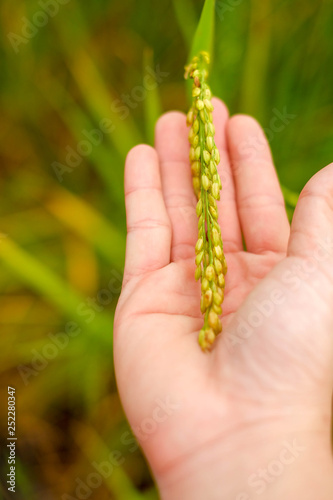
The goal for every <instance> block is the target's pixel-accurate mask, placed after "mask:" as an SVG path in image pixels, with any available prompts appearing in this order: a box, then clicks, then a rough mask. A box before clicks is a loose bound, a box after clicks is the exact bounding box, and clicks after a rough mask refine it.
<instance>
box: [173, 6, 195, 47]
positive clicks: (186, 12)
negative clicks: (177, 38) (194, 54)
mask: <svg viewBox="0 0 333 500" xmlns="http://www.w3.org/2000/svg"><path fill="white" fill-rule="evenodd" d="M172 3H173V9H174V12H175V16H176V19H177V22H178V26H179V29H180V31H181V34H182V35H183V38H184V41H185V44H186V47H187V49H188V50H190V48H191V44H192V40H193V33H195V26H196V24H197V16H196V12H195V8H194V4H193V1H192V0H182V1H179V0H173V2H172Z"/></svg>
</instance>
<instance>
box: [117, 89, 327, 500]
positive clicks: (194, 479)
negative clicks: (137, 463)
mask: <svg viewBox="0 0 333 500" xmlns="http://www.w3.org/2000/svg"><path fill="white" fill-rule="evenodd" d="M213 104H214V108H215V109H214V113H213V116H214V124H215V129H216V135H215V142H216V145H217V147H218V149H219V151H220V155H221V162H220V165H219V173H220V176H221V180H222V185H223V190H222V193H221V201H220V202H217V203H218V207H219V214H220V220H219V222H220V226H221V231H222V238H223V242H224V252H225V255H226V260H227V264H228V274H227V276H226V288H225V300H224V303H223V316H222V324H223V332H222V334H220V336H219V337H218V339H217V341H216V344H215V345H214V348H213V350H212V352H211V353H209V354H204V353H202V351H201V350H200V347H199V346H198V343H197V336H198V332H199V330H200V328H201V326H202V324H203V317H202V314H201V312H200V284H199V283H196V282H195V281H194V271H195V263H194V259H195V252H194V247H195V243H196V240H197V218H196V213H195V206H196V199H195V196H194V194H193V190H192V184H191V172H190V167H189V160H188V151H189V145H188V139H187V135H188V130H187V127H186V124H185V116H184V115H183V114H181V113H178V112H171V113H167V114H165V115H164V116H162V117H161V119H160V120H159V121H158V124H157V127H156V145H155V150H154V149H153V148H151V147H149V146H145V145H141V146H137V147H135V148H134V149H133V150H132V151H130V153H129V155H128V157H127V160H126V168H125V195H126V210H127V225H128V237H127V249H126V265H125V274H124V283H123V290H122V294H121V297H120V300H119V303H118V307H117V311H116V318H115V329H114V348H115V367H116V376H117V382H118V386H119V392H120V395H121V399H122V402H123V405H124V409H125V412H126V414H127V417H128V419H129V422H130V424H131V426H132V428H133V430H134V433H135V434H136V436H137V439H138V441H139V442H140V444H141V446H142V448H143V451H144V453H145V454H146V456H147V459H148V461H149V464H150V466H151V469H152V472H153V474H154V477H155V479H156V481H157V484H158V487H159V490H160V493H161V497H162V498H163V499H165V500H166V499H169V498H170V499H172V500H178V499H182V500H184V499H191V500H197V499H198V500H199V499H200V500H201V499H207V500H215V499H219V500H222V499H228V500H250V499H251V500H252V499H255V498H257V497H260V495H261V494H262V493H264V492H265V497H264V498H265V499H266V500H269V499H271V498H272V499H273V498H274V499H282V498H283V499H284V500H289V499H290V500H294V499H295V498H302V500H306V499H308V500H310V499H311V500H312V499H313V498H316V499H318V500H326V499H327V500H328V499H331V498H333V483H332V459H331V452H330V425H331V396H332V383H333V380H332V374H333V356H332V354H333V352H332V351H333V349H332V347H333V338H332V331H333V312H332V303H333V266H332V263H333V204H332V194H333V165H331V166H328V167H326V168H325V169H323V170H322V171H320V172H319V173H318V174H316V175H315V176H314V177H313V179H311V180H310V182H309V183H308V184H307V185H306V187H305V188H304V190H303V192H302V194H301V196H300V199H299V202H298V205H297V208H296V211H295V215H294V219H293V223H292V227H291V232H290V227H289V223H288V220H287V216H286V212H285V207H284V201H283V196H282V194H281V190H280V186H279V182H278V179H277V176H276V173H275V169H274V166H273V163H272V158H271V154H270V150H269V146H268V144H267V140H266V139H265V137H264V134H263V132H262V130H261V129H260V127H259V125H258V124H257V122H255V120H254V119H252V118H250V117H247V116H242V115H238V116H234V117H233V118H231V119H229V117H228V112H227V110H226V108H225V106H224V104H223V103H221V101H219V100H217V99H215V100H213ZM242 234H243V236H244V240H245V244H246V248H247V251H244V249H243V243H242ZM161 401H162V402H163V401H164V405H163V404H161ZM166 406H168V408H166ZM288 447H289V448H288ZM293 447H294V454H293V452H292V451H290V449H291V448H293ZM295 447H296V448H295ZM285 450H287V451H285ZM288 450H289V451H288ZM295 450H296V451H295ZM287 456H288V458H286V457H287ZM290 457H294V459H293V460H291V458H290ZM274 461H275V462H276V461H278V462H279V464H280V466H279V467H280V468H279V471H280V472H278V469H277V465H275V466H274V467H275V469H274V467H273V466H271V464H273V462H274ZM270 466H271V467H270ZM262 471H265V472H262ZM274 471H275V472H274ZM261 498H262V497H261Z"/></svg>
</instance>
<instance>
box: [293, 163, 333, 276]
mask: <svg viewBox="0 0 333 500" xmlns="http://www.w3.org/2000/svg"><path fill="white" fill-rule="evenodd" d="M287 255H288V256H297V257H302V258H305V259H306V261H308V263H309V265H311V263H310V261H313V262H312V264H313V265H314V262H315V263H316V264H317V267H318V270H322V271H323V272H324V274H325V275H326V276H327V277H328V278H331V279H332V280H333V266H332V264H333V163H331V164H330V165H328V166H327V167H325V168H323V169H322V170H320V171H319V172H318V173H317V174H316V175H314V176H313V177H312V178H311V179H310V181H309V182H308V183H307V184H306V186H305V187H304V189H303V190H302V192H301V194H300V197H299V200H298V203H297V206H296V209H295V213H294V217H293V221H292V225H291V234H290V239H289V245H288V250H287Z"/></svg>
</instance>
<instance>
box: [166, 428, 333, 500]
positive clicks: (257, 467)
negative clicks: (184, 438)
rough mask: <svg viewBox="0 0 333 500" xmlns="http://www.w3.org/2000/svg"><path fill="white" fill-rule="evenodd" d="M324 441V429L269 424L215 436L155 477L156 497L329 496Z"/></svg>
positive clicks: (331, 485) (291, 499)
mask: <svg viewBox="0 0 333 500" xmlns="http://www.w3.org/2000/svg"><path fill="white" fill-rule="evenodd" d="M324 434H325V435H324ZM268 435H269V436H270V438H269V439H267V436H268ZM265 436H266V437H265ZM329 443H330V439H329V435H326V433H322V432H318V433H317V432H311V433H310V432H299V431H296V432H277V431H276V430H274V429H271V434H267V433H266V432H261V433H260V434H257V435H256V434H255V433H253V434H251V433H250V431H247V432H246V433H245V432H244V433H242V432H241V433H239V435H238V436H237V439H235V436H232V437H230V439H225V438H224V439H223V445H222V443H219V440H218V439H217V440H216V442H214V443H211V444H210V445H209V446H208V447H206V448H205V449H201V450H198V452H197V453H194V454H193V455H192V456H191V457H188V458H187V459H186V460H183V461H182V462H179V463H177V464H175V465H174V466H173V467H172V468H171V469H170V470H169V472H168V473H167V474H165V475H163V476H160V477H157V482H158V485H159V489H160V493H161V499H162V500H178V499H179V500H187V499H188V500H203V499H205V500H255V499H257V498H265V500H277V499H281V498H283V499H284V500H295V499H296V498H302V500H313V498H316V500H331V499H332V498H333V479H332V478H333V461H332V457H331V450H330V446H329Z"/></svg>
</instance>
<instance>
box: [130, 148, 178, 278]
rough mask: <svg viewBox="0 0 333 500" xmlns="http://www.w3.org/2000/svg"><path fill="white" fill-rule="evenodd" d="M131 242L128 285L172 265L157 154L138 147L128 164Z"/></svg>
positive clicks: (169, 229)
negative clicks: (131, 280)
mask: <svg viewBox="0 0 333 500" xmlns="http://www.w3.org/2000/svg"><path fill="white" fill-rule="evenodd" d="M125 201H126V218H127V241H126V261H125V276H124V283H125V282H127V281H128V280H129V279H130V278H131V277H133V276H138V275H141V274H144V273H146V272H149V271H154V270H156V269H160V268H161V267H164V266H165V265H167V264H168V263H169V262H170V245H171V225H170V220H169V217H168V214H167V211H166V208H165V204H164V200H163V194H162V186H161V177H160V168H159V162H158V156H157V153H156V151H155V150H154V149H153V148H151V147H150V146H146V145H143V144H142V145H140V146H136V147H134V148H133V149H132V150H131V151H130V152H129V153H128V155H127V159H126V164H125Z"/></svg>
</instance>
